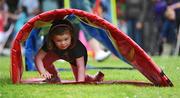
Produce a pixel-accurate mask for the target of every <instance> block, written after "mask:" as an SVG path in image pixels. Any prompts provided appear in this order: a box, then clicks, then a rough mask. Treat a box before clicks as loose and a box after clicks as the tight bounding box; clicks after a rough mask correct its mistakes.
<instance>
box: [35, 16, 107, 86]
mask: <svg viewBox="0 0 180 98" xmlns="http://www.w3.org/2000/svg"><path fill="white" fill-rule="evenodd" d="M76 35H77V33H76V32H75V29H74V27H73V25H72V24H71V23H70V22H69V21H68V20H66V19H64V20H55V21H54V22H53V25H52V26H51V28H50V30H49V33H48V35H47V41H46V42H45V43H44V45H43V46H42V48H41V49H40V50H39V52H38V53H37V55H36V57H35V63H36V66H37V68H38V71H39V73H40V74H41V76H43V77H44V78H46V80H45V82H50V83H56V82H61V80H60V78H59V76H58V72H57V70H56V69H55V66H54V65H53V62H54V61H56V60H58V59H63V60H66V61H67V62H69V63H70V65H71V68H72V71H73V74H74V77H75V80H76V82H95V81H99V82H100V81H102V80H103V78H104V74H103V73H102V72H99V73H97V74H96V75H94V76H90V75H86V74H85V70H86V63H87V59H88V58H87V50H86V48H85V46H84V45H83V44H82V43H81V42H80V41H79V40H78V37H76Z"/></svg>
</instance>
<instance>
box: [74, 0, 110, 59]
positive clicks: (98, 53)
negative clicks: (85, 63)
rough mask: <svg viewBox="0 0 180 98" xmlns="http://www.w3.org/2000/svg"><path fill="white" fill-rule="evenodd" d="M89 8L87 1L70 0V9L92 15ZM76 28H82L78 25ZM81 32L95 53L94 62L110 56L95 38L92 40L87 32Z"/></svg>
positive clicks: (89, 4)
mask: <svg viewBox="0 0 180 98" xmlns="http://www.w3.org/2000/svg"><path fill="white" fill-rule="evenodd" d="M79 2H81V3H79ZM91 6H92V5H91V3H90V1H89V0H72V1H71V8H75V9H80V10H84V11H87V12H91V13H92V7H91ZM76 28H79V30H80V29H82V27H81V26H79V25H77V27H76ZM82 30H83V29H82ZM83 32H84V35H85V38H86V40H87V41H88V43H89V45H90V47H91V48H92V49H93V51H94V52H95V60H96V61H103V60H105V59H106V58H108V57H109V56H110V55H111V52H110V51H105V50H104V49H103V48H102V47H101V46H102V45H101V44H100V43H99V42H98V41H97V40H96V39H95V38H93V37H92V36H91V35H90V34H88V32H86V31H83Z"/></svg>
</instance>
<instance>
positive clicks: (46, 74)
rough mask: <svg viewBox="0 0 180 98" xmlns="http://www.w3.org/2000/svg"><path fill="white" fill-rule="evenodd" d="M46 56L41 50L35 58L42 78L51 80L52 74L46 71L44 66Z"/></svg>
mask: <svg viewBox="0 0 180 98" xmlns="http://www.w3.org/2000/svg"><path fill="white" fill-rule="evenodd" d="M45 55H46V52H44V51H43V50H41V49H40V50H39V52H38V53H37V55H36V56H35V64H36V67H37V68H38V71H39V73H40V74H41V76H43V77H44V78H48V79H49V78H51V74H50V73H49V72H48V71H46V69H45V68H44V65H43V58H44V57H45Z"/></svg>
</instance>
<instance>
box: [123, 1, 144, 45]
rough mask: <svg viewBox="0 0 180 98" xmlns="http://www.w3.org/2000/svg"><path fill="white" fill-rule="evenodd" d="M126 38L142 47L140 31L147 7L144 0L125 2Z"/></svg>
mask: <svg viewBox="0 0 180 98" xmlns="http://www.w3.org/2000/svg"><path fill="white" fill-rule="evenodd" d="M125 3H126V13H125V17H126V20H127V28H128V36H130V37H131V38H132V39H133V40H134V41H135V42H136V43H137V44H138V45H139V46H141V47H142V33H143V32H142V30H143V23H144V20H145V13H146V9H147V8H146V7H147V1H146V0H126V2H125Z"/></svg>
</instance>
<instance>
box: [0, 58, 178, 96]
mask: <svg viewBox="0 0 180 98" xmlns="http://www.w3.org/2000/svg"><path fill="white" fill-rule="evenodd" d="M153 60H154V61H155V62H156V63H157V64H158V65H159V66H160V67H161V68H162V69H163V70H164V72H165V74H166V75H167V76H168V77H169V78H170V79H171V81H172V82H173V84H174V87H154V86H141V87H140V86H135V85H130V84H126V85H124V84H106V85H104V84H103V85H82V84H81V85H80V84H78V85H72V84H71V85H57V84H16V85H14V84H12V83H11V80H10V75H9V65H10V59H9V57H0V98H180V83H179V82H180V57H153ZM55 64H56V67H58V68H61V67H63V68H64V67H65V68H69V66H68V64H67V63H62V62H56V63H55ZM88 64H89V65H93V66H99V67H100V66H105V67H107V66H109V67H110V66H113V67H122V68H129V67H131V66H130V65H127V64H125V63H123V62H122V61H120V60H117V59H113V58H110V59H108V60H106V61H105V62H102V63H98V62H95V61H93V60H89V62H88ZM97 71H98V70H88V71H87V72H88V73H91V74H95V73H96V72H97ZM102 72H104V73H105V80H137V81H146V82H148V80H147V79H146V78H145V77H144V76H143V75H142V74H141V73H139V72H138V71H137V70H126V69H122V70H102ZM60 75H61V78H62V79H66V80H67V79H69V80H72V79H73V77H72V72H71V71H62V72H60ZM29 77H39V75H38V73H37V72H35V71H34V72H24V73H23V78H29Z"/></svg>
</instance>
